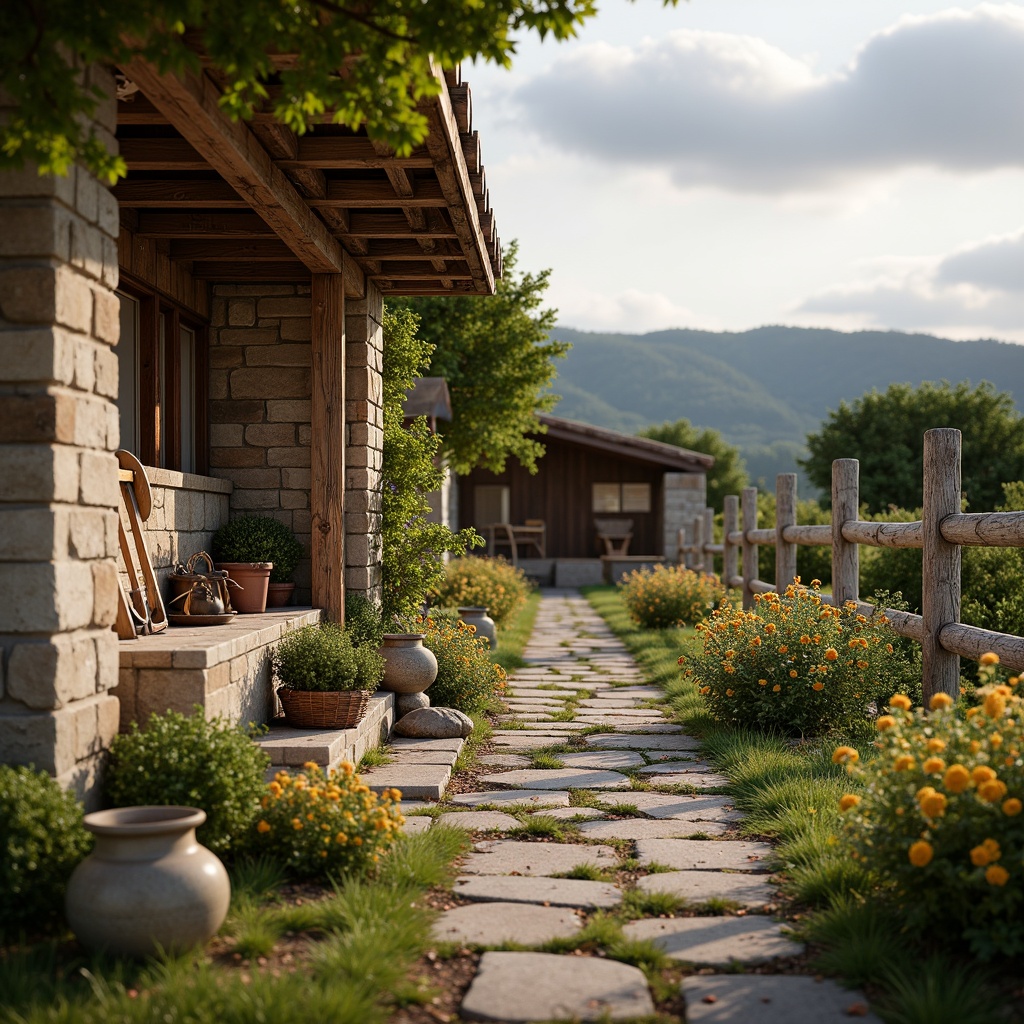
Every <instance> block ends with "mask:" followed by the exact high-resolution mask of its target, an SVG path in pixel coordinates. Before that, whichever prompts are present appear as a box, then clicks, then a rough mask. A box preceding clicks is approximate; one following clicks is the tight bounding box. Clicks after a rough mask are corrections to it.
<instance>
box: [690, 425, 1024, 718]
mask: <svg viewBox="0 0 1024 1024" xmlns="http://www.w3.org/2000/svg"><path fill="white" fill-rule="evenodd" d="M960 452H961V435H960V431H959V430H954V429H951V428H948V427H941V428H938V429H935V430H929V431H927V432H926V433H925V435H924V481H923V494H922V498H923V500H922V513H921V519H920V521H918V522H913V523H872V522H866V521H864V520H862V519H859V518H858V515H859V506H860V485H859V481H860V464H859V463H858V462H857V460H856V459H836V461H835V462H833V463H832V521H831V523H828V524H824V525H807V524H805V525H800V524H798V523H797V521H796V505H797V501H796V474H795V473H780V474H779V476H778V477H777V478H776V490H775V502H776V504H775V526H774V527H772V528H769V529H765V528H759V527H758V525H757V488H756V487H746V488H744V489H743V494H742V495H740V496H737V495H732V494H731V495H728V496H727V497H726V498H725V502H724V507H723V510H722V541H721V543H715V530H714V521H715V510H714V509H711V508H707V509H705V510H704V512H703V514H702V515H700V516H699V517H697V518H696V519H695V520H694V522H693V525H692V527H691V529H690V531H689V532H690V534H691V539H690V540H689V541H688V540H687V537H686V533H687V531H685V530H680V531H679V558H680V560H681V561H685V563H686V564H687V565H689V566H690V567H691V568H695V569H702V570H703V571H705V572H714V556H715V555H721V556H722V581H723V582H724V583H725V584H726V585H727V586H729V587H733V588H736V589H739V590H742V593H743V607H744V608H749V607H751V605H752V604H753V603H754V595H755V594H766V593H773V592H774V593H781V592H782V591H784V590H785V588H786V587H787V586H788V585H789V584H790V583H791V582H792V581H793V577H794V576H796V575H797V553H796V549H797V547H798V546H811V547H831V549H832V595H831V600H832V601H833V602H836V603H839V604H843V603H845V602H847V601H855V602H857V604H858V606H859V607H860V608H861V609H862V610H863V611H864V612H865V613H866V614H869V613H870V612H872V611H874V610H875V609H874V608H873V606H872V605H869V604H866V603H864V602H862V601H861V600H860V595H859V584H860V548H861V547H862V546H865V547H881V548H917V549H920V550H921V553H922V554H921V558H922V574H921V577H922V586H921V614H920V615H915V614H913V613H911V612H905V611H899V610H897V609H893V608H886V609H884V612H885V614H886V615H887V617H888V618H889V620H890V621H891V623H892V626H893V629H894V630H895V631H896V632H897V633H898V634H900V635H901V636H905V637H908V638H910V639H912V640H916V641H917V642H918V643H920V644H921V647H922V651H923V655H924V658H923V662H924V679H923V683H924V696H925V700H926V701H927V700H928V699H930V697H931V696H932V695H933V694H935V693H940V692H941V693H948V694H949V695H950V696H951V697H953V698H956V697H958V696H959V692H960V691H959V687H960V661H959V659H960V658H961V657H963V658H973V659H975V660H977V659H978V658H980V657H981V655H982V654H984V653H985V652H986V651H994V652H995V653H996V654H998V655H999V660H1000V662H1001V663H1002V664H1003V665H1005V666H1006V667H1007V668H1009V669H1011V670H1012V671H1015V672H1020V671H1024V638H1022V637H1019V636H1014V635H1012V634H1009V633H997V632H994V631H993V630H989V629H980V628H979V627H977V626H970V625H967V624H966V623H962V622H960V598H961V585H960V584H961V581H960V562H961V550H960V549H961V548H962V547H967V546H971V547H1007V548H1009V547H1024V512H970V513H963V512H961V511H960ZM760 546H765V547H774V548H775V582H774V583H769V582H768V581H767V580H760V579H758V577H757V573H758V567H757V556H758V548H759V547H760Z"/></svg>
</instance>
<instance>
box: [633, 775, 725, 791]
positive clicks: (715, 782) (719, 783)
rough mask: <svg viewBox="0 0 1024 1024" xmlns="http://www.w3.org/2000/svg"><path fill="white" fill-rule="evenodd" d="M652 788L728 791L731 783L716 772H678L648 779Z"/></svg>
mask: <svg viewBox="0 0 1024 1024" xmlns="http://www.w3.org/2000/svg"><path fill="white" fill-rule="evenodd" d="M648 781H649V782H650V784H651V785H652V786H689V787H690V788H691V789H728V788H729V786H731V785H732V783H731V782H730V781H729V779H727V778H726V777H725V776H724V775H719V774H718V772H678V773H676V774H672V775H655V776H652V777H650V778H649V779H648Z"/></svg>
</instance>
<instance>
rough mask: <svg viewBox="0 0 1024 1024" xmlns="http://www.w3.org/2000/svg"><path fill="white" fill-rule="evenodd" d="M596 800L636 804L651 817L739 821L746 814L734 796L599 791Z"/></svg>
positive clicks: (608, 804) (602, 803)
mask: <svg viewBox="0 0 1024 1024" xmlns="http://www.w3.org/2000/svg"><path fill="white" fill-rule="evenodd" d="M594 799H595V800H596V801H597V802H598V803H599V804H601V805H603V806H605V807H610V806H612V805H614V804H632V805H633V806H634V807H635V808H636V809H637V810H638V811H640V812H642V813H643V814H646V815H647V816H648V817H650V818H678V819H681V820H685V821H723V822H725V821H739V820H740V819H741V818H742V817H743V815H742V814H740V812H739V811H737V810H736V808H735V807H734V806H733V801H732V798H731V797H727V796H703V795H701V794H693V795H690V794H688V793H680V794H675V793H652V792H649V791H648V792H641V791H637V790H634V791H633V792H631V793H614V794H612V793H608V794H604V793H599V794H597V795H596V796H595V797H594Z"/></svg>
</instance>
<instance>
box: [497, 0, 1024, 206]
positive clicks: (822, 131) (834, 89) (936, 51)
mask: <svg viewBox="0 0 1024 1024" xmlns="http://www.w3.org/2000/svg"><path fill="white" fill-rule="evenodd" d="M1022 96H1024V7H1021V6H1018V5H1012V4H1005V5H994V4H983V5H981V6H979V7H977V8H975V9H973V10H971V11H963V10H959V9H954V10H949V11H945V12H942V13H939V14H933V15H928V16H921V17H907V18H903V19H901V20H900V21H898V22H896V23H895V24H894V25H893V26H891V27H890V28H888V29H886V30H885V31H882V32H879V33H876V34H875V35H873V36H871V37H870V38H869V39H868V40H867V42H866V43H865V44H864V46H863V47H862V48H861V50H860V51H859V53H858V54H857V55H856V57H855V59H854V60H853V61H852V62H851V63H849V64H848V65H847V66H846V67H845V68H843V69H842V70H841V71H840V72H839V73H836V74H831V75H818V74H816V73H815V72H814V69H813V67H812V66H811V65H810V64H809V63H808V62H807V61H806V60H801V59H798V58H795V57H791V56H789V55H788V54H786V53H785V52H784V51H782V50H780V49H779V48H777V47H775V46H772V45H770V44H769V43H767V42H765V41H763V40H761V39H757V38H753V37H749V36H740V35H731V34H727V33H720V32H706V31H696V30H683V31H677V32H673V33H671V34H669V35H667V36H666V37H663V38H660V39H647V40H645V41H643V42H641V43H639V44H637V45H635V46H612V45H610V44H608V43H597V44H593V45H586V46H580V47H578V48H576V49H575V50H574V51H572V52H570V53H569V54H568V55H566V56H564V57H560V58H559V59H557V60H556V61H555V63H554V64H553V65H552V66H551V67H550V68H549V69H548V70H547V71H545V72H543V73H541V74H539V75H537V76H536V77H534V78H533V79H532V80H531V81H529V82H528V83H527V84H526V85H524V86H522V87H521V88H520V89H519V90H518V93H517V99H518V102H519V103H520V104H521V106H522V107H523V110H524V114H525V118H526V122H527V123H528V124H529V125H530V126H532V128H533V130H534V131H536V132H537V133H539V134H540V135H541V136H542V137H543V138H544V139H545V140H546V141H547V143H548V144H549V145H552V146H554V147H556V148H561V149H564V150H567V151H570V152H573V153H575V154H577V155H582V156H585V157H588V158H597V159H599V160H601V161H604V162H609V163H617V164H632V165H638V166H644V165H646V166H651V165H655V166H660V167H663V168H665V169H667V170H668V171H669V172H670V173H671V174H672V177H673V180H674V181H675V183H676V184H677V185H679V186H682V187H693V186H708V185H711V186H715V187H720V188H726V189H732V190H742V191H760V192H786V191H794V190H800V189H806V188H808V187H812V188H820V187H828V186H832V185H835V184H841V183H844V182H846V181H848V180H850V179H855V178H856V179H863V178H864V177H866V176H872V175H877V174H883V173H884V174H889V173H892V172H894V171H900V170H904V169H907V168H914V167H931V168H938V169H942V170H945V171H948V172H952V173H975V172H981V171H988V170H993V169H996V168H1002V167H1017V168H1020V167H1024V117H1022V116H1021V103H1020V101H1021V97H1022Z"/></svg>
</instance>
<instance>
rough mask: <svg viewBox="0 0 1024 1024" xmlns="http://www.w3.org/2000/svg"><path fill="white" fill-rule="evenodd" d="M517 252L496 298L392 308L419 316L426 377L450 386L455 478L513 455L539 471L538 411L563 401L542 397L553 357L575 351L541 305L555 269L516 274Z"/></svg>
mask: <svg viewBox="0 0 1024 1024" xmlns="http://www.w3.org/2000/svg"><path fill="white" fill-rule="evenodd" d="M518 250H519V246H518V243H517V242H515V241H513V242H511V243H510V244H509V246H508V247H507V248H506V250H505V257H504V268H503V271H502V278H501V280H500V281H498V283H497V289H496V291H495V294H494V295H488V296H484V297H477V296H460V297H453V298H446V297H441V298H419V299H404V300H398V301H397V302H396V303H394V305H396V306H399V307H402V308H405V309H408V310H411V311H412V312H414V313H415V314H416V315H417V316H418V317H419V321H420V328H419V335H420V337H421V338H423V339H424V340H425V341H428V342H429V343H430V344H431V345H432V346H433V354H432V355H431V356H430V368H429V371H428V372H429V373H430V374H432V375H433V376H437V377H444V379H445V380H446V381H447V382H448V390H449V392H450V393H451V397H452V422H451V423H448V424H445V426H444V427H443V428H442V430H443V436H444V440H443V442H442V451H443V453H444V455H445V458H446V459H447V460H448V464H449V466H451V468H452V471H453V472H455V473H458V474H466V473H469V472H470V471H472V470H473V469H474V468H476V467H477V466H482V467H483V468H484V469H489V470H491V471H492V472H494V473H501V472H502V471H503V470H504V469H505V462H506V461H507V460H508V458H509V457H510V456H514V457H515V458H517V459H518V460H519V461H520V462H521V463H522V465H524V466H525V467H526V468H527V469H529V470H530V471H531V472H532V471H535V469H536V463H537V459H538V458H540V457H541V456H542V455H543V454H544V446H543V444H541V443H540V442H539V441H538V440H537V439H536V436H535V435H536V434H537V433H539V432H541V430H542V428H541V425H540V423H539V421H538V420H537V415H536V414H537V413H538V412H547V411H548V410H550V409H553V408H554V406H555V404H556V403H557V402H558V396H557V395H552V394H545V391H546V389H547V388H548V386H549V385H550V384H551V382H552V381H553V380H554V378H555V373H556V370H555V367H554V365H553V364H552V360H553V359H558V358H561V357H563V356H564V355H565V354H566V352H568V351H569V349H570V348H571V347H572V346H571V345H569V344H568V343H567V342H561V341H551V340H549V338H548V332H549V331H550V330H551V328H552V327H553V326H554V324H555V316H556V311H555V310H553V309H542V308H541V303H542V302H543V296H544V292H545V290H546V289H547V286H548V278H549V276H550V274H551V271H550V270H542V271H541V272H540V273H539V274H527V273H524V272H519V271H517V270H516V259H517V254H518Z"/></svg>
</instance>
